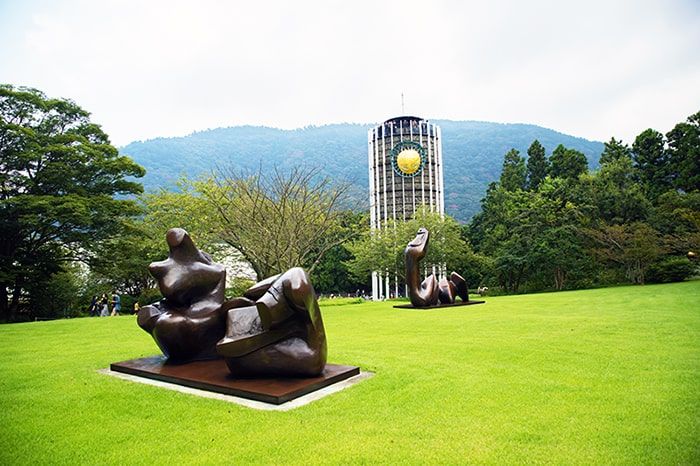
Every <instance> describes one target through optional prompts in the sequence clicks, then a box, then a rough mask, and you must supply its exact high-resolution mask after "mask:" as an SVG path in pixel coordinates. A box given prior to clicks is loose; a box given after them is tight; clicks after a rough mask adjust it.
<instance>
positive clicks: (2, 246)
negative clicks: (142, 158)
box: [0, 85, 144, 320]
mask: <svg viewBox="0 0 700 466" xmlns="http://www.w3.org/2000/svg"><path fill="white" fill-rule="evenodd" d="M143 174H144V170H143V168H141V167H140V166H139V165H137V164H135V163H134V162H133V161H132V160H131V159H129V158H128V157H125V156H120V155H119V153H118V151H117V149H116V148H115V147H113V146H112V145H110V143H109V138H108V137H107V135H106V134H105V133H104V132H103V131H102V130H101V129H100V127H99V126H97V125H96V124H94V123H91V122H90V120H89V113H88V112H86V111H85V110H83V109H81V108H80V107H79V106H77V105H76V104H75V103H73V102H71V101H69V100H64V99H50V98H47V97H46V96H45V95H44V94H43V93H41V92H40V91H38V90H36V89H29V88H24V87H20V88H14V87H13V86H10V85H0V220H1V221H0V237H2V239H3V241H2V243H0V320H12V319H15V318H17V313H18V311H19V310H20V307H22V306H23V305H24V307H25V308H26V307H28V306H27V305H28V304H30V303H31V302H32V294H33V293H37V292H40V290H41V283H44V282H46V281H47V280H50V279H51V277H52V275H53V274H55V273H57V272H59V271H60V270H63V267H62V265H63V264H64V263H66V262H69V261H75V260H82V261H85V262H89V261H90V260H91V259H92V258H93V255H92V254H91V253H92V251H93V250H94V248H95V247H96V245H97V244H99V242H100V241H103V240H105V239H106V238H109V237H111V236H112V235H114V234H115V233H116V232H117V231H116V230H117V229H118V227H119V224H120V220H121V219H123V218H125V217H129V216H131V215H135V214H137V213H138V211H139V210H138V207H137V206H136V203H135V202H134V201H132V200H127V199H124V198H123V197H120V198H115V197H114V196H115V195H122V196H123V195H129V194H135V193H139V192H141V189H142V188H141V185H140V184H138V183H136V182H134V181H128V180H127V179H126V177H128V176H134V177H140V176H143ZM35 301H36V300H35Z"/></svg>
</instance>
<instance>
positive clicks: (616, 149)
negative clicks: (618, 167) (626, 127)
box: [600, 138, 632, 166]
mask: <svg viewBox="0 0 700 466" xmlns="http://www.w3.org/2000/svg"><path fill="white" fill-rule="evenodd" d="M631 158H632V150H631V149H630V148H629V146H628V145H627V144H624V143H623V142H622V141H618V140H617V139H615V138H610V141H609V142H606V143H605V149H603V153H602V154H600V165H601V166H603V165H606V164H609V163H612V162H616V161H618V160H624V159H631Z"/></svg>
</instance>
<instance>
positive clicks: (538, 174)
mask: <svg viewBox="0 0 700 466" xmlns="http://www.w3.org/2000/svg"><path fill="white" fill-rule="evenodd" d="M548 174H549V161H548V160H547V157H546V156H545V153H544V147H543V146H542V144H540V141H538V140H537V139H535V140H534V141H532V144H530V147H529V148H528V149H527V189H528V190H529V191H537V188H538V187H539V185H540V183H542V181H543V180H544V179H545V177H546V176H547V175H548Z"/></svg>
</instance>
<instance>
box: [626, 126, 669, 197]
mask: <svg viewBox="0 0 700 466" xmlns="http://www.w3.org/2000/svg"><path fill="white" fill-rule="evenodd" d="M664 145H665V142H664V135H663V134H661V133H659V132H658V131H656V130H653V129H651V128H650V129H647V130H645V131H643V132H642V133H641V134H639V136H637V137H636V139H635V140H634V144H632V160H633V161H634V166H635V168H636V169H637V170H638V173H639V179H640V181H641V182H642V183H643V184H644V187H645V188H646V191H647V193H648V195H649V198H650V200H652V201H653V200H655V199H656V198H657V197H659V196H660V195H661V194H663V193H664V192H666V191H667V190H668V189H669V188H671V183H670V173H669V166H668V154H667V152H666V150H665V147H664Z"/></svg>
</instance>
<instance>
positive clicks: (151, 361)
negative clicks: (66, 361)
mask: <svg viewBox="0 0 700 466" xmlns="http://www.w3.org/2000/svg"><path fill="white" fill-rule="evenodd" d="M110 369H111V370H112V371H115V372H122V373H124V374H130V375H135V376H139V377H145V378H149V379H154V380H160V381H163V382H170V383H174V384H178V385H183V386H186V387H192V388H198V389H200V390H207V391H211V392H216V393H223V394H225V395H233V396H238V397H241V398H247V399H249V400H255V401H262V402H264V403H271V404H275V405H280V404H282V403H286V402H287V401H290V400H293V399H295V398H298V397H300V396H303V395H306V394H307V393H311V392H314V391H316V390H320V389H321V388H324V387H327V386H329V385H333V384H334V383H337V382H340V381H341V380H345V379H349V378H350V377H353V376H355V375H358V374H359V373H360V368H359V367H356V366H341V365H338V364H327V365H326V368H325V369H324V370H323V373H321V375H319V376H318V377H309V378H282V377H279V378H233V376H232V375H231V373H230V372H229V370H228V367H227V366H226V362H225V361H224V360H223V359H213V360H209V361H194V362H190V363H186V364H167V363H166V362H165V358H164V357H163V356H152V357H148V358H141V359H132V360H130V361H122V362H115V363H113V364H110Z"/></svg>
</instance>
